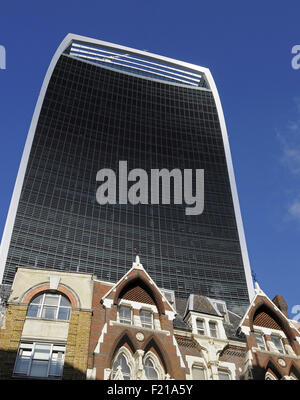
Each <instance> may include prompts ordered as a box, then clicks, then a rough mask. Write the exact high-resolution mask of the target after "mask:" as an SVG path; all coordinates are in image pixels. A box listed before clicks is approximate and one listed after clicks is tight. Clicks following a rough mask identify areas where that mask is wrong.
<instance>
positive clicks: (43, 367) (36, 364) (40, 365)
mask: <svg viewBox="0 0 300 400" xmlns="http://www.w3.org/2000/svg"><path fill="white" fill-rule="evenodd" d="M47 372H48V361H43V360H33V361H32V364H31V369H30V376H36V377H45V376H47Z"/></svg>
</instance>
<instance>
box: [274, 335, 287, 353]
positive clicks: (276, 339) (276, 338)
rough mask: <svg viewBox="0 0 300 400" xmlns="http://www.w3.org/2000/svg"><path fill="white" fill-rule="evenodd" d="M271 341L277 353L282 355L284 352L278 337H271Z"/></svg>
mask: <svg viewBox="0 0 300 400" xmlns="http://www.w3.org/2000/svg"><path fill="white" fill-rule="evenodd" d="M271 340H272V342H273V343H274V345H275V346H276V348H277V350H278V351H279V353H282V354H284V353H285V351H284V347H283V344H282V340H281V338H280V337H279V336H274V335H271Z"/></svg>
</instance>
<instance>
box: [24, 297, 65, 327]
mask: <svg viewBox="0 0 300 400" xmlns="http://www.w3.org/2000/svg"><path fill="white" fill-rule="evenodd" d="M47 295H51V296H56V297H59V300H58V305H57V306H49V305H46V304H45V298H46V296H47ZM40 296H42V301H41V302H40V303H39V304H38V303H37V304H34V303H32V301H34V300H35V299H36V298H37V297H40ZM62 298H64V299H66V300H67V301H68V302H69V304H70V305H69V306H62V305H61V302H62ZM32 301H31V302H30V303H29V305H28V311H29V308H30V306H31V305H33V306H37V307H39V310H38V313H37V315H36V316H35V317H34V316H30V315H27V318H39V319H51V320H52V321H53V320H58V321H69V320H70V316H71V310H72V306H71V302H70V300H69V299H68V298H67V297H66V296H64V295H62V294H60V293H50V292H45V293H43V294H40V295H38V296H36V297H35V298H34V299H32ZM44 307H52V308H55V309H56V311H55V317H54V318H45V317H42V313H43V310H44ZM62 308H65V309H68V310H69V318H68V319H58V314H59V310H60V309H62ZM28 311H27V313H28Z"/></svg>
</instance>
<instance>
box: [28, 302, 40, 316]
mask: <svg viewBox="0 0 300 400" xmlns="http://www.w3.org/2000/svg"><path fill="white" fill-rule="evenodd" d="M40 309H41V306H39V305H36V304H30V305H29V307H28V310H27V316H28V317H37V316H38V315H39V311H40Z"/></svg>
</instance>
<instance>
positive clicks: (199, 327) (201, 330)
mask: <svg viewBox="0 0 300 400" xmlns="http://www.w3.org/2000/svg"><path fill="white" fill-rule="evenodd" d="M197 333H198V335H205V327H204V321H203V320H202V319H197Z"/></svg>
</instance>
